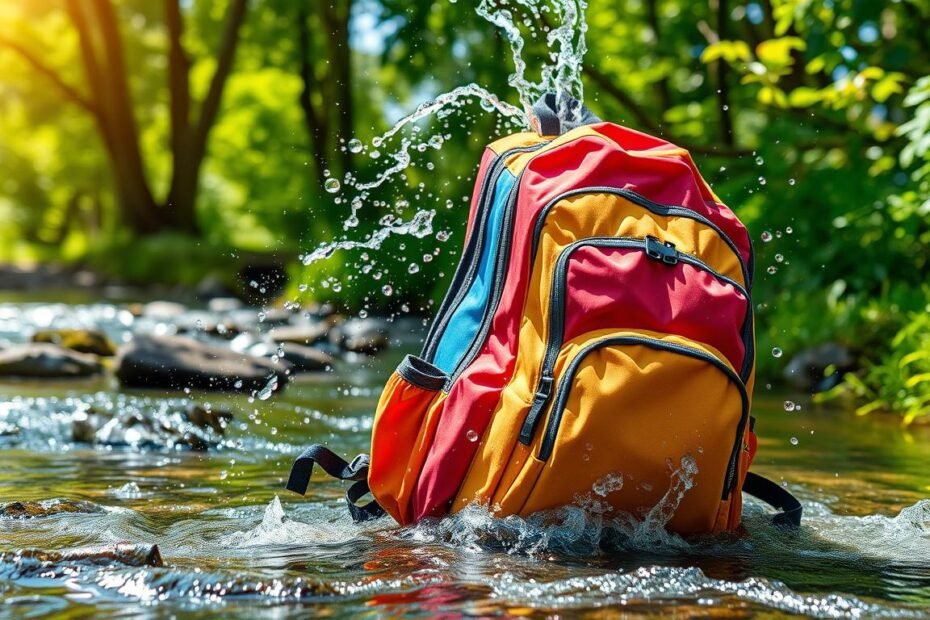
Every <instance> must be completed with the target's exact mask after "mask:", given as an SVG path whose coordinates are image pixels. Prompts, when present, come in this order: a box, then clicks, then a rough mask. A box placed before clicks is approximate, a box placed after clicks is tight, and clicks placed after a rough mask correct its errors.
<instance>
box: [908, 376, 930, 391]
mask: <svg viewBox="0 0 930 620" xmlns="http://www.w3.org/2000/svg"><path fill="white" fill-rule="evenodd" d="M927 382H930V372H922V373H920V374H919V375H914V376H913V377H910V378H909V379H908V380H907V381H905V382H904V387H906V388H914V387H917V386H918V385H920V384H921V383H927Z"/></svg>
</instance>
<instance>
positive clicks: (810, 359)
mask: <svg viewBox="0 0 930 620" xmlns="http://www.w3.org/2000/svg"><path fill="white" fill-rule="evenodd" d="M855 363H856V360H855V357H854V356H853V354H852V352H851V351H850V350H849V349H848V348H847V347H845V346H843V345H841V344H839V343H836V342H826V343H824V344H821V345H818V346H816V347H811V348H809V349H804V350H803V351H801V352H800V353H798V354H797V355H795V356H794V357H793V358H791V361H790V362H788V365H787V366H785V370H784V371H783V376H784V377H785V380H786V381H787V382H788V383H789V384H790V385H791V387H793V388H795V389H797V390H804V391H807V392H823V391H825V390H829V389H830V388H832V387H833V386H835V385H836V384H837V383H839V382H840V381H841V380H842V377H843V375H844V374H846V373H847V372H849V371H851V370H854V369H855ZM830 368H832V373H831V374H829V375H828V374H827V369H830Z"/></svg>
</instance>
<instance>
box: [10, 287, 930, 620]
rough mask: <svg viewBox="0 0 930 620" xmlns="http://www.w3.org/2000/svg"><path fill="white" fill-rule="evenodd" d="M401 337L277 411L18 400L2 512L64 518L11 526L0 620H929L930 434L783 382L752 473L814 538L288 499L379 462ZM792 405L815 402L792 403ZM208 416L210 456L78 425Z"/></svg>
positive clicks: (757, 515) (156, 402) (207, 397)
mask: <svg viewBox="0 0 930 620" xmlns="http://www.w3.org/2000/svg"><path fill="white" fill-rule="evenodd" d="M123 312H125V307H124V306H122V305H119V304H100V303H96V304H90V305H80V304H77V305H70V306H69V305H58V306H48V305H44V304H42V305H40V304H28V303H14V304H2V305H0V318H2V320H0V330H2V332H3V335H4V336H5V337H6V338H8V339H11V340H15V339H16V334H17V333H27V332H28V331H30V330H31V329H34V328H35V321H38V320H46V321H48V320H50V319H49V317H50V316H53V320H54V322H55V324H62V323H67V321H68V320H69V319H70V320H76V318H77V317H82V318H83V320H84V321H86V320H88V318H89V317H97V319H98V321H97V322H96V324H97V325H98V326H101V327H102V328H103V329H104V330H105V331H108V333H109V334H111V335H112V336H113V337H118V334H119V330H123V329H127V328H126V326H125V325H122V326H120V325H121V324H120V323H119V321H116V322H115V323H114V322H110V323H107V320H108V319H107V317H110V318H111V319H112V318H114V317H115V318H119V317H121V316H124V315H123V314H122V313H123ZM49 313H52V314H51V315H50V314H49ZM196 316H198V317H199V318H200V319H201V320H203V317H205V316H206V317H209V313H208V312H206V311H199V312H197V314H196ZM397 323H398V330H397V333H395V334H394V335H393V336H392V341H391V347H390V348H389V349H388V350H387V351H385V352H384V353H382V354H380V355H378V356H374V357H369V356H359V355H352V354H350V355H343V356H341V357H340V358H339V361H338V362H337V363H336V367H335V368H334V370H333V371H332V372H326V373H311V374H307V375H303V376H301V377H298V378H297V379H295V380H294V381H293V382H292V383H291V384H290V385H289V386H288V387H287V389H286V390H284V391H283V392H282V393H277V394H275V395H274V396H273V397H272V398H270V399H268V400H264V401H262V400H257V399H253V398H249V397H248V396H241V395H238V396H237V395H217V394H196V393H194V394H190V395H187V394H185V393H183V392H178V393H165V392H163V391H157V392H155V391H140V390H122V389H120V388H119V387H118V386H117V385H116V383H115V381H114V380H113V379H112V378H99V379H87V380H84V379H79V380H74V381H67V382H63V381H61V380H58V381H52V382H50V381H48V380H42V381H31V382H30V381H21V382H11V381H6V382H4V383H2V384H0V402H2V405H0V427H3V428H6V429H8V432H7V433H6V434H4V435H3V436H0V499H2V502H13V501H18V502H30V501H33V502H40V504H39V505H40V506H43V507H44V508H45V509H49V508H52V507H54V506H58V509H50V510H45V511H44V513H43V515H42V516H33V517H28V516H23V515H16V514H12V515H11V514H7V516H4V517H0V598H2V599H3V601H4V606H3V608H2V611H0V613H2V614H9V615H12V616H17V617H29V616H44V615H46V614H49V613H61V614H63V615H64V616H66V617H85V616H87V617H107V616H124V615H126V614H128V613H130V612H132V613H141V614H143V615H151V616H159V617H160V616H164V615H170V614H175V613H184V614H185V615H188V614H189V615H193V616H196V615H198V614H207V613H215V612H217V611H219V610H221V611H222V613H223V614H224V615H227V616H242V617H250V618H251V617H256V616H263V615H267V616H273V617H282V616H285V615H290V614H294V615H298V614H306V613H313V614H318V615H338V616H350V617H357V616H365V615H370V616H383V615H398V614H410V615H418V614H419V615H423V616H432V615H435V614H437V613H440V612H449V613H456V614H458V613H461V614H466V615H486V614H491V615H496V614H503V615H520V614H524V613H529V612H530V610H531V608H532V610H535V611H537V612H539V611H541V612H544V613H545V612H551V613H561V612H565V611H569V610H570V611H572V612H581V611H593V610H596V609H599V608H610V609H612V610H616V609H617V608H622V609H624V610H626V611H628V612H629V613H630V614H632V615H652V614H660V613H675V614H677V615H679V616H682V617H684V616H688V617H691V616H695V615H701V616H704V615H717V614H721V615H727V616H732V615H737V616H743V615H746V614H749V613H752V612H761V611H767V612H787V613H799V614H806V615H811V616H818V617H838V616H844V617H845V616H847V615H854V616H862V617H877V616H888V617H901V616H912V617H927V613H926V609H927V607H928V606H930V559H928V558H930V500H928V499H926V498H927V497H928V496H930V486H928V484H927V477H926V463H927V462H930V429H928V428H918V427H914V428H910V429H904V428H902V427H901V426H899V424H898V420H897V419H896V418H892V417H882V416H881V415H874V416H867V417H857V416H856V415H855V414H853V413H852V412H849V411H842V410H828V409H823V408H818V407H817V406H816V405H812V404H811V403H809V402H808V401H807V400H805V399H804V398H802V397H798V396H797V395H784V394H775V393H772V392H769V391H766V389H765V388H764V387H761V388H760V389H759V390H757V397H756V402H755V405H754V414H755V415H756V416H757V417H758V418H759V423H758V426H757V428H758V430H759V432H760V451H759V455H760V456H759V458H758V459H757V461H756V464H755V465H754V468H755V469H756V470H757V471H759V472H760V473H763V474H765V475H768V476H770V477H773V478H774V479H776V480H781V479H784V480H785V481H789V483H790V484H789V487H790V489H791V490H792V491H793V492H795V493H796V494H797V495H798V496H799V497H800V498H801V499H802V500H803V502H804V508H805V521H804V524H803V526H802V528H801V530H800V532H797V533H792V532H785V531H779V530H777V529H774V528H773V527H772V526H771V525H770V524H769V522H768V519H767V516H766V512H765V509H764V508H763V507H761V506H760V505H757V504H753V503H750V504H749V505H748V506H747V508H746V524H745V525H746V532H745V533H744V534H743V535H741V536H737V537H722V538H721V537H710V538H704V539H698V540H687V541H686V540H683V539H681V538H678V537H676V536H672V535H669V534H667V533H665V532H664V531H662V530H658V531H637V532H635V533H634V535H629V533H624V532H621V531H619V530H618V529H617V528H616V527H614V526H613V525H612V524H611V523H610V521H609V519H606V518H604V517H603V516H601V515H598V514H596V513H592V512H590V511H585V510H584V509H582V508H580V507H571V508H567V509H565V510H562V511H559V512H557V513H553V514H549V515H545V516H542V517H540V518H538V519H537V518H533V519H530V520H522V519H517V518H508V519H495V518H492V517H491V516H490V515H489V514H488V513H487V512H486V511H484V510H482V509H480V508H477V507H476V508H473V509H469V510H466V511H464V512H463V513H460V514H459V515H457V516H454V517H451V518H448V519H445V520H443V521H441V522H432V523H423V524H420V525H418V526H416V527H408V528H398V527H396V526H395V525H394V524H392V523H391V522H390V521H389V520H387V519H382V520H379V521H376V522H369V523H366V524H362V525H356V524H353V523H352V521H351V520H350V518H349V515H348V513H347V511H346V509H345V505H344V503H343V498H342V493H343V491H344V489H343V485H342V483H340V482H336V481H333V480H331V479H329V478H326V477H325V476H324V475H322V474H319V475H318V476H315V477H314V480H313V481H312V483H311V486H310V490H309V492H308V495H307V497H305V498H302V497H299V496H296V495H293V494H291V493H288V492H287V491H286V490H284V488H283V487H284V480H285V478H286V476H287V473H288V471H289V467H290V464H291V461H292V459H293V457H294V456H295V455H296V454H298V453H299V452H300V451H301V449H302V448H303V447H304V446H306V445H307V444H308V443H310V442H313V441H322V442H326V443H327V444H328V445H329V446H330V447H332V448H333V449H334V450H336V451H337V452H341V453H343V454H346V455H353V454H356V453H359V452H362V451H365V450H366V449H367V443H368V439H369V431H370V428H371V423H372V413H373V410H374V408H375V404H376V401H377V398H378V396H379V394H380V389H381V386H382V384H383V382H384V380H385V379H386V377H387V376H388V374H389V373H390V371H391V369H393V367H394V366H395V364H396V363H397V362H398V361H399V359H400V358H401V356H402V355H403V354H404V353H406V352H410V351H415V350H416V349H417V348H418V347H419V340H420V338H422V337H423V335H424V334H425V332H426V327H425V326H423V325H422V321H421V320H419V319H410V318H405V319H403V320H398V321H397ZM149 327H152V326H149ZM401 327H403V328H402V329H401ZM105 376H106V375H105ZM787 398H790V399H791V400H792V401H793V402H796V403H797V404H798V405H800V410H798V409H797V408H795V410H794V411H786V410H785V405H784V402H785V400H786V399H787ZM250 401H251V402H250ZM193 402H197V403H200V404H201V405H203V404H206V403H209V405H210V406H211V407H212V408H214V409H217V410H219V409H224V410H228V411H229V412H231V413H232V415H233V418H232V420H231V421H230V422H229V425H228V428H227V429H226V434H225V436H222V437H219V438H217V440H216V441H215V442H214V443H212V444H211V445H210V446H209V447H208V448H207V449H206V451H196V450H191V449H189V448H188V447H187V446H182V445H174V446H171V445H166V446H158V445H145V444H138V445H132V444H129V445H119V444H115V445H101V444H98V445H89V444H84V443H80V442H76V441H75V440H74V438H73V436H72V431H71V426H72V424H73V420H74V418H75V415H76V414H79V413H80V412H85V413H86V412H87V411H95V410H96V411H99V410H103V411H121V412H127V411H128V412H139V413H141V414H148V415H156V416H163V417H166V418H171V416H172V415H175V414H176V412H178V411H182V410H184V409H185V408H187V407H189V406H190V404H191V403H193ZM14 427H15V428H16V429H17V432H15V433H13V432H12V431H9V429H12V428H14ZM117 544H122V547H114V545H117ZM151 545H157V554H158V555H159V557H158V558H156V559H153V558H152V557H150V555H151V554H150V546H151ZM101 548H105V549H108V550H109V551H106V552H105V553H101V551H100V549H101ZM114 548H115V549H117V550H119V549H124V550H128V551H126V552H125V553H122V554H121V553H114V552H113V549H114ZM147 554H148V556H147ZM143 556H145V557H143Z"/></svg>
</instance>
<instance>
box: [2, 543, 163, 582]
mask: <svg viewBox="0 0 930 620" xmlns="http://www.w3.org/2000/svg"><path fill="white" fill-rule="evenodd" d="M0 562H2V563H5V564H9V565H12V567H13V571H12V573H11V574H9V575H8V577H12V578H14V579H24V578H29V577H42V578H45V579H49V578H60V577H64V576H66V575H68V574H69V573H72V572H73V568H68V567H73V566H74V565H84V566H132V567H142V566H150V567H153V568H157V567H160V566H164V565H165V562H164V560H162V557H161V552H160V551H159V550H158V545H149V544H141V545H137V544H133V543H127V542H123V543H117V544H115V545H106V546H103V547H80V548H77V549H66V550H64V551H43V550H41V549H23V550H22V551H17V552H15V553H10V552H7V553H0Z"/></svg>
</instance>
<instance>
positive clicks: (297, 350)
mask: <svg viewBox="0 0 930 620" xmlns="http://www.w3.org/2000/svg"><path fill="white" fill-rule="evenodd" d="M282 347H283V349H284V360H285V361H287V362H289V363H291V364H292V365H293V366H294V372H320V371H324V370H329V369H331V368H332V367H333V363H334V362H335V360H334V359H333V356H332V355H330V354H329V353H327V352H325V351H320V350H319V349H314V348H312V347H305V346H303V345H299V344H285V345H282Z"/></svg>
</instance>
